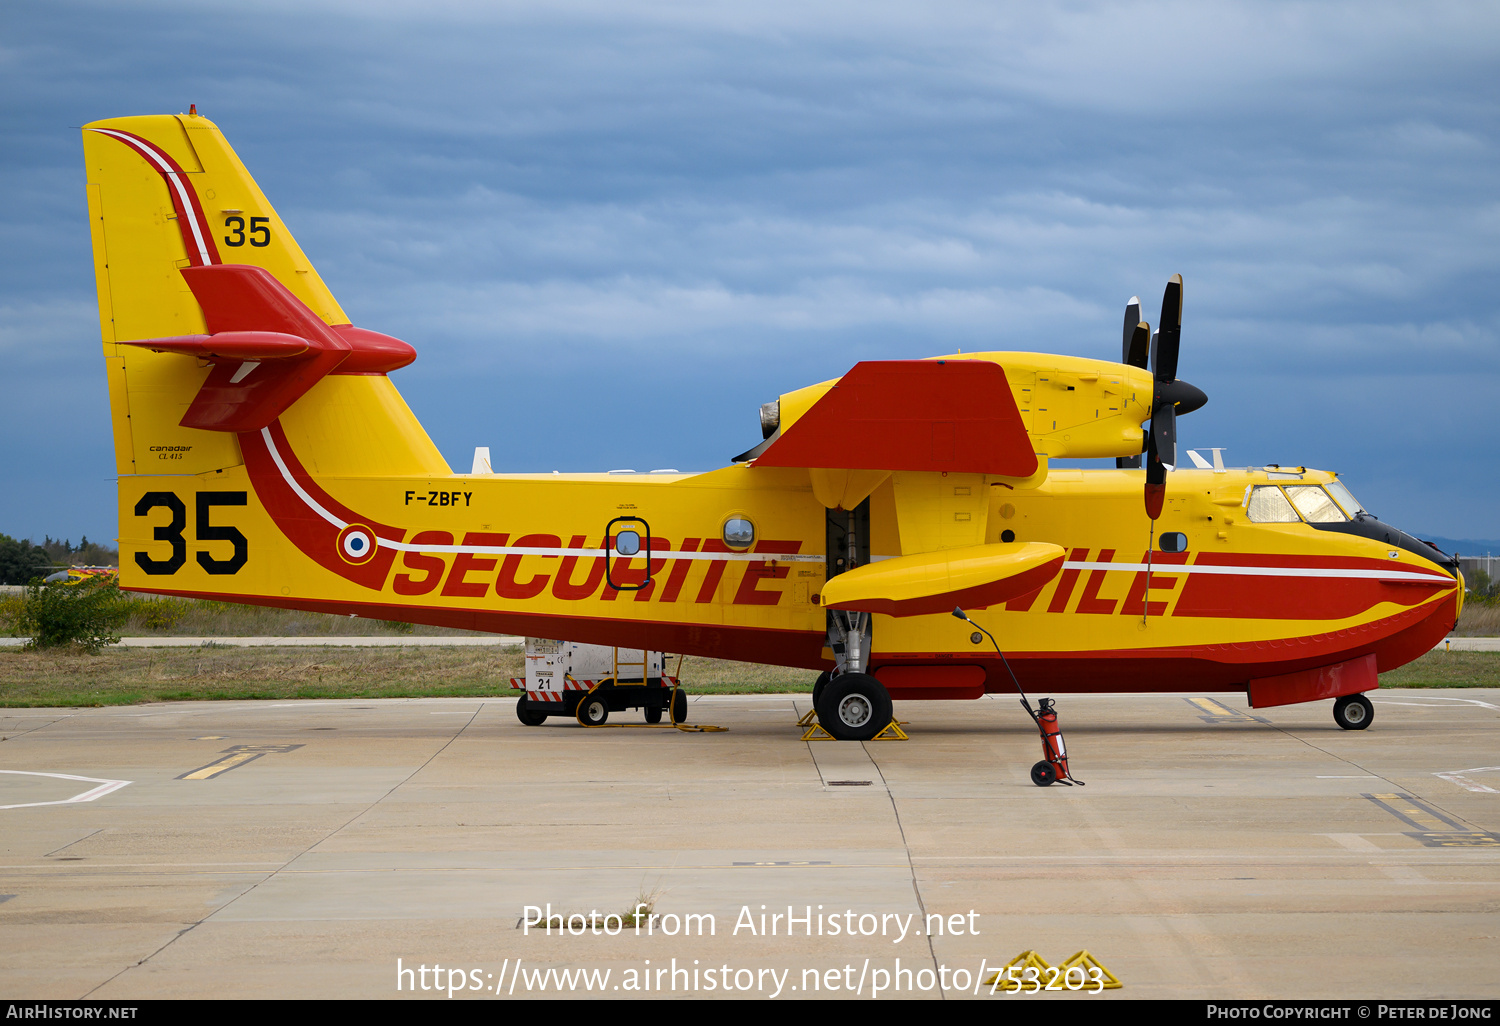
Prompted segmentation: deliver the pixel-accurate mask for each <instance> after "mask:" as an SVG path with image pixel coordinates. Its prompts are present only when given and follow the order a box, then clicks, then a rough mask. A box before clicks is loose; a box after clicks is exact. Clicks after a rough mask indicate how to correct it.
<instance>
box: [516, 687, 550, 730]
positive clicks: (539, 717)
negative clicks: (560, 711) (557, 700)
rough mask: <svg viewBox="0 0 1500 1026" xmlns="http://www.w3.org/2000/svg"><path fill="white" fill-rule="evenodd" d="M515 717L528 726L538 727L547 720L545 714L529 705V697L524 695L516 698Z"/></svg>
mask: <svg viewBox="0 0 1500 1026" xmlns="http://www.w3.org/2000/svg"><path fill="white" fill-rule="evenodd" d="M516 719H518V720H520V721H521V722H522V723H524V724H526V726H528V727H540V726H541V725H542V724H543V723H546V722H547V714H546V713H544V712H542V711H541V710H540V709H533V708H532V707H531V699H529V698H526V697H525V696H524V695H523V696H522V697H521V698H518V699H516Z"/></svg>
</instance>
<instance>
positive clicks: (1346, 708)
mask: <svg viewBox="0 0 1500 1026" xmlns="http://www.w3.org/2000/svg"><path fill="white" fill-rule="evenodd" d="M1374 719H1375V707H1374V706H1373V705H1371V704H1370V700H1369V699H1368V698H1366V697H1365V696H1364V695H1345V696H1344V697H1343V698H1339V699H1335V700H1334V703H1333V722H1334V723H1337V724H1338V725H1339V726H1340V727H1343V728H1344V729H1345V730H1364V729H1365V728H1366V727H1368V726H1369V725H1370V724H1371V723H1372V722H1373V721H1374Z"/></svg>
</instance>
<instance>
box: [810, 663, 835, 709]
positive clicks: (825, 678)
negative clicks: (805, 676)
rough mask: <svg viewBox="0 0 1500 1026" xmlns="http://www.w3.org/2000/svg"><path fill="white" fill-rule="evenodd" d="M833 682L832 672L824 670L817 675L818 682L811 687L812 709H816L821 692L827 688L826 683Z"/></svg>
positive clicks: (821, 696)
mask: <svg viewBox="0 0 1500 1026" xmlns="http://www.w3.org/2000/svg"><path fill="white" fill-rule="evenodd" d="M831 680H833V671H832V670H824V671H823V672H822V673H820V674H818V682H817V683H816V684H814V685H813V708H814V709H816V708H817V707H818V702H819V701H821V700H822V698H823V691H824V690H825V689H826V688H827V687H828V682H829V681H831Z"/></svg>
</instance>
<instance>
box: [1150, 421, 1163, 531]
mask: <svg viewBox="0 0 1500 1026" xmlns="http://www.w3.org/2000/svg"><path fill="white" fill-rule="evenodd" d="M1153 426H1154V425H1153ZM1166 497H1167V468H1166V467H1164V466H1162V463H1161V460H1160V459H1159V458H1158V456H1157V451H1156V433H1155V432H1154V431H1152V432H1147V434H1146V493H1145V500H1146V516H1148V517H1150V518H1151V519H1152V520H1157V519H1159V518H1160V517H1161V507H1162V503H1163V502H1164V501H1165V499H1166Z"/></svg>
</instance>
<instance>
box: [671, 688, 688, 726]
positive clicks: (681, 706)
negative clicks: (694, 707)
mask: <svg viewBox="0 0 1500 1026" xmlns="http://www.w3.org/2000/svg"><path fill="white" fill-rule="evenodd" d="M672 722H673V723H686V722H687V692H685V691H679V692H677V694H676V696H674V697H673V699H672Z"/></svg>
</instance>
